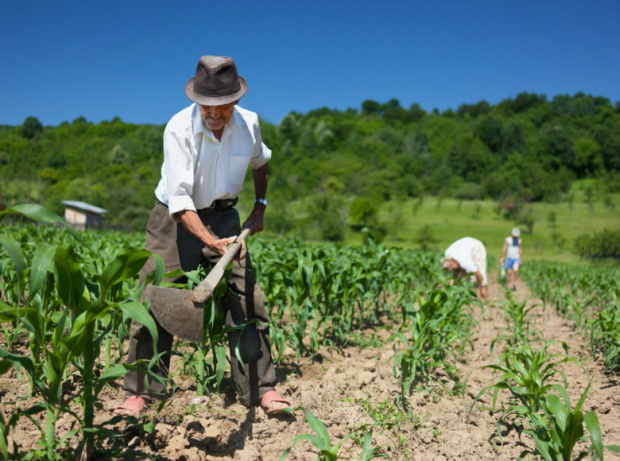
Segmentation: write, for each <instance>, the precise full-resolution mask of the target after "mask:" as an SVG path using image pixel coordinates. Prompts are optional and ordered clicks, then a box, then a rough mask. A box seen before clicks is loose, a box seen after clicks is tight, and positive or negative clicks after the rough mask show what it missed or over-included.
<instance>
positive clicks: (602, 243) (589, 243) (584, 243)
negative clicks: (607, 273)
mask: <svg viewBox="0 0 620 461" xmlns="http://www.w3.org/2000/svg"><path fill="white" fill-rule="evenodd" d="M575 251H576V253H577V254H578V255H579V256H581V257H582V258H588V259H603V258H613V259H619V260H620V229H616V230H608V229H603V231H601V232H596V233H594V234H593V235H590V234H583V235H580V236H579V237H577V238H576V239H575Z"/></svg>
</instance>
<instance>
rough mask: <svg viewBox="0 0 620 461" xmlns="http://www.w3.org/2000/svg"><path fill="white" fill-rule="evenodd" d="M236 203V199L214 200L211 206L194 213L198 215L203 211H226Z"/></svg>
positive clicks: (237, 199)
mask: <svg viewBox="0 0 620 461" xmlns="http://www.w3.org/2000/svg"><path fill="white" fill-rule="evenodd" d="M238 201H239V198H237V197H235V198H224V199H220V200H215V201H214V202H213V203H212V204H211V206H208V207H206V208H201V209H200V210H196V211H198V213H201V212H203V211H213V210H226V209H228V208H232V207H234V206H235V205H236V204H237V202H238Z"/></svg>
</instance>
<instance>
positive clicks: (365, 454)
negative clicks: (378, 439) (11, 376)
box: [358, 431, 389, 461]
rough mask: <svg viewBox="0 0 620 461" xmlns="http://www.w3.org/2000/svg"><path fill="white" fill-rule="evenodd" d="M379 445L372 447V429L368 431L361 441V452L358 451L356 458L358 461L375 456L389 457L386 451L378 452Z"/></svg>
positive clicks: (365, 460) (369, 460) (375, 457)
mask: <svg viewBox="0 0 620 461" xmlns="http://www.w3.org/2000/svg"><path fill="white" fill-rule="evenodd" d="M380 450H381V447H373V446H372V431H369V432H367V433H366V435H365V436H364V440H363V441H362V452H361V453H360V455H359V457H358V459H359V461H371V460H373V459H377V458H389V456H388V455H387V454H386V453H381V452H380Z"/></svg>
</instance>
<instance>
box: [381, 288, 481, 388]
mask: <svg viewBox="0 0 620 461" xmlns="http://www.w3.org/2000/svg"><path fill="white" fill-rule="evenodd" d="M463 295H465V296H463ZM471 296H472V295H471V293H470V292H469V290H464V289H463V288H461V287H448V288H447V289H446V290H445V291H442V290H439V289H436V290H433V291H432V292H431V293H429V295H428V296H427V297H426V299H422V297H418V303H419V308H418V309H417V310H415V309H414V308H413V306H410V308H408V310H407V313H406V317H405V321H404V323H403V325H402V326H401V331H399V332H397V333H396V338H397V339H398V341H399V342H400V344H401V345H404V346H405V349H404V350H401V351H398V352H397V353H396V354H395V356H394V359H393V360H394V363H393V373H394V375H395V376H398V377H399V380H400V384H401V393H402V395H403V397H408V396H409V395H410V393H411V386H412V384H413V382H414V381H415V380H416V379H426V378H428V377H429V375H430V372H431V371H432V370H433V369H435V368H438V367H441V366H443V367H444V368H446V370H447V371H448V372H449V373H451V374H454V371H453V370H454V368H453V367H450V364H449V361H448V360H447V359H448V357H451V358H452V359H453V360H456V357H457V351H458V350H459V346H460V348H461V349H462V347H464V345H466V344H468V342H469V335H470V327H471V325H472V319H471V316H470V315H468V314H467V312H466V310H465V309H463V305H465V304H466V303H467V302H469V301H471V299H472V298H471ZM403 330H404V331H406V332H407V333H408V334H405V333H404V332H403ZM455 346H456V347H455Z"/></svg>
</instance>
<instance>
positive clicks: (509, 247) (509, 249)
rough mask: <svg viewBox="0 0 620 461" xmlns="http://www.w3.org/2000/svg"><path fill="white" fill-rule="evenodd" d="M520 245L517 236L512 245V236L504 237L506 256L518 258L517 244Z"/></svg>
mask: <svg viewBox="0 0 620 461" xmlns="http://www.w3.org/2000/svg"><path fill="white" fill-rule="evenodd" d="M520 245H521V239H520V238H517V244H516V245H514V240H513V238H512V237H506V257H507V258H510V259H519V256H520V253H519V246H520Z"/></svg>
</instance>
